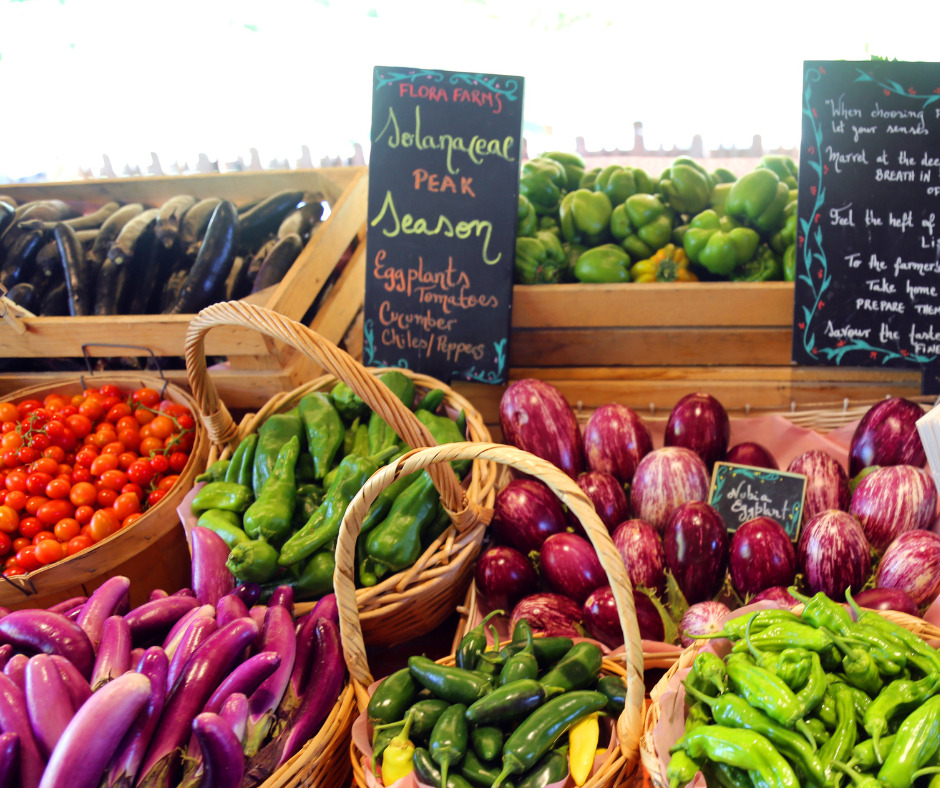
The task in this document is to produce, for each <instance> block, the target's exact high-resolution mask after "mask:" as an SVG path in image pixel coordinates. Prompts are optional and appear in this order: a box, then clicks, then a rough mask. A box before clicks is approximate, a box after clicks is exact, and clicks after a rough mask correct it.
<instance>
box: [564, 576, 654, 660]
mask: <svg viewBox="0 0 940 788" xmlns="http://www.w3.org/2000/svg"><path fill="white" fill-rule="evenodd" d="M633 606H634V608H635V610H636V620H637V627H638V628H639V630H640V637H641V638H642V639H643V640H656V641H662V640H663V638H664V637H665V636H666V627H665V625H664V624H663V618H662V616H661V615H660V612H659V610H658V609H657V608H656V605H654V604H653V602H652V600H651V599H650V598H649V597H648V596H647V595H646V594H644V593H643V592H642V591H639V590H637V589H634V590H633ZM581 621H582V622H583V623H584V628H585V629H586V630H587V632H588V634H589V635H590V636H591V637H592V638H594V639H595V640H599V641H600V642H601V643H603V644H604V645H605V646H607V648H610V649H616V648H619V647H620V646H622V645H623V643H624V640H623V628H622V627H621V625H620V616H619V613H618V612H617V603H616V602H615V601H614V592H613V590H612V589H611V587H610V586H601V587H600V588H596V589H594V591H592V592H591V595H590V596H589V597H588V598H587V599H585V600H584V605H583V607H582V610H581Z"/></svg>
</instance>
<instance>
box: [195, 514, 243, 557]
mask: <svg viewBox="0 0 940 788" xmlns="http://www.w3.org/2000/svg"><path fill="white" fill-rule="evenodd" d="M196 525H198V526H200V527H202V528H208V529H209V530H210V531H215V532H216V533H217V534H218V535H219V536H221V537H222V539H223V541H224V542H225V544H227V545H228V547H229V549H231V548H233V547H234V546H235V545H237V544H238V543H239V542H247V541H248V535H247V534H246V533H245V532H244V531H243V530H242V518H241V517H240V516H239V515H238V514H237V513H236V512H229V511H226V510H225V509H206V511H204V512H203V513H202V514H200V515H199V519H198V520H197V521H196Z"/></svg>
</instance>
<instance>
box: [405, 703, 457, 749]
mask: <svg viewBox="0 0 940 788" xmlns="http://www.w3.org/2000/svg"><path fill="white" fill-rule="evenodd" d="M449 706H450V704H449V703H448V702H447V701H446V700H440V699H439V698H424V699H423V700H419V701H418V702H417V703H415V704H414V705H413V706H410V707H409V708H408V711H407V712H405V714H406V715H407V714H410V715H411V716H412V721H411V738H412V739H413V740H414V741H416V742H423V743H427V741H428V738H429V737H430V736H431V731H432V730H434V723H436V722H437V720H438V717H440V716H441V715H442V714H443V713H444V711H445V710H446V709H447V708H448V707H449Z"/></svg>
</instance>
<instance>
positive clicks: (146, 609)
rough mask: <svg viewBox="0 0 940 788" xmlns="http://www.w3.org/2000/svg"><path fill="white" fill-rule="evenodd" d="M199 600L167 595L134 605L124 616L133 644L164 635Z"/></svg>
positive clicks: (143, 643)
mask: <svg viewBox="0 0 940 788" xmlns="http://www.w3.org/2000/svg"><path fill="white" fill-rule="evenodd" d="M195 607H199V602H197V601H196V598H195V597H190V596H168V597H166V598H164V599H155V600H154V601H153V602H144V604H142V605H139V606H137V607H135V608H134V609H133V610H131V611H130V612H129V613H128V614H127V615H126V616H125V618H126V619H127V623H128V624H129V625H130V628H131V638H132V641H133V643H134V644H135V645H145V644H147V643H150V642H152V641H154V640H155V639H156V638H158V637H162V636H164V635H165V634H166V633H167V632H168V631H169V630H170V628H171V627H172V626H173V625H174V624H175V623H176V622H177V621H179V620H180V618H182V617H183V615H184V614H185V613H187V612H189V611H190V610H192V609H193V608H195Z"/></svg>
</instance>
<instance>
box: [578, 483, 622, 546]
mask: <svg viewBox="0 0 940 788" xmlns="http://www.w3.org/2000/svg"><path fill="white" fill-rule="evenodd" d="M577 483H578V487H580V488H581V490H582V491H583V492H584V494H585V495H587V497H588V498H590V499H591V503H593V504H594V511H596V512H597V516H598V517H600V518H601V522H602V523H604V525H605V526H607V530H608V531H610V532H613V530H614V529H615V528H616V527H617V526H618V525H620V523H622V522H624V521H626V520H627V519H628V518H629V517H630V501H629V499H628V498H627V494H626V492H625V491H624V489H623V485H622V484H621V483H620V482H619V481H618V480H617V477H615V476H612V475H611V474H609V473H607V472H606V471H588V472H586V473H582V474H581V475H580V476H579V477H578V478H577ZM572 519H573V520H574V521H575V523H577V527H576V529H575V531H576V532H579V533H580V532H582V531H583V530H584V529H583V527H582V526H581V523H578V522H577V520H576V519H575V518H572Z"/></svg>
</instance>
